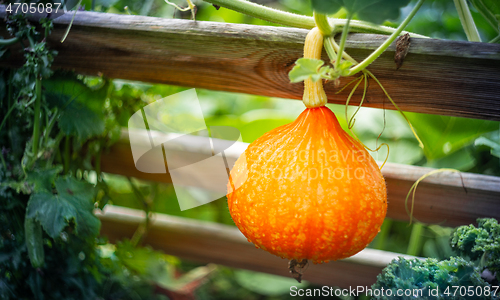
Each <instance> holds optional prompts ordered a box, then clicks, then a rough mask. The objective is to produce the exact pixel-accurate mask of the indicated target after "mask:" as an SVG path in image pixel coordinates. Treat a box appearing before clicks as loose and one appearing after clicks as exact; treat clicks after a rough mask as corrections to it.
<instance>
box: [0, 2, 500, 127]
mask: <svg viewBox="0 0 500 300" xmlns="http://www.w3.org/2000/svg"><path fill="white" fill-rule="evenodd" d="M4 15H5V11H4V6H1V7H0V17H3V16H4ZM70 19H71V15H70V14H66V15H64V16H62V17H60V18H58V19H56V20H55V30H54V33H53V34H52V35H51V36H50V38H49V41H48V42H49V44H50V46H51V48H53V49H56V50H57V51H58V52H59V55H58V56H57V58H56V60H55V62H54V68H56V69H66V70H74V71H76V72H78V73H81V74H87V75H97V74H103V75H105V76H108V77H111V78H122V79H130V80H140V81H145V82H159V83H167V84H175V85H181V86H188V87H197V88H207V89H213V90H223V91H231V92H241V93H248V94H257V95H264V96H273V97H281V98H290V99H301V98H302V90H303V85H302V84H301V83H299V84H291V83H290V82H289V79H288V72H289V71H290V69H291V68H292V67H293V65H294V62H295V61H296V60H297V59H298V58H300V57H301V56H302V49H303V42H304V39H305V36H306V33H307V30H304V29H295V28H284V27H271V26H252V25H242V24H226V23H214V22H200V21H198V22H193V21H187V20H171V19H160V18H152V17H142V16H129V15H114V14H103V13H96V12H78V13H77V14H76V18H75V22H74V24H73V27H72V28H71V32H70V34H69V36H68V38H67V40H66V41H65V42H64V43H62V44H61V43H60V40H61V37H62V35H63V33H64V31H65V30H66V28H67V25H68V24H69V22H70ZM3 35H4V36H6V34H5V33H4V34H3ZM386 38H387V37H386V36H382V35H368V34H351V35H350V36H349V39H348V42H347V51H348V53H350V54H351V55H352V56H353V57H354V58H355V59H357V60H361V59H363V58H364V57H366V56H367V55H368V54H369V53H370V51H372V50H373V49H375V48H376V47H378V46H379V45H380V44H381V43H382V42H383V41H384V40H385V39H386ZM16 47H17V46H16ZM16 47H13V48H12V50H13V51H12V56H11V57H10V58H9V60H8V61H2V62H0V66H18V65H19V64H20V62H21V61H22V57H21V54H20V53H19V51H18V50H19V48H16ZM394 51H395V45H394V44H393V45H392V46H391V47H390V48H389V49H388V50H387V51H386V52H385V53H384V54H383V55H382V56H381V57H380V58H379V59H377V60H376V61H375V62H374V63H373V64H372V65H371V66H370V67H369V69H370V70H371V71H372V72H373V73H374V74H375V75H376V76H377V77H378V78H379V79H380V81H381V82H382V83H383V85H384V86H385V88H386V89H387V90H388V92H389V93H390V95H391V96H392V97H393V99H394V100H395V101H396V102H397V103H398V105H399V106H400V107H401V109H403V110H405V111H412V112H421V113H431V114H440V115H448V116H461V117H469V118H480V119H489V120H500V96H499V94H498V90H499V89H500V80H499V79H500V45H498V44H486V43H469V42H458V41H446V40H433V39H417V38H412V39H411V46H410V50H409V53H408V55H407V57H406V59H405V61H404V64H403V66H402V67H401V68H400V69H399V70H396V64H395V63H394ZM324 59H325V60H326V59H327V57H326V55H325V54H324ZM350 80H351V79H344V80H342V83H346V82H348V81H350ZM325 88H326V91H327V94H328V95H329V102H331V103H339V104H344V103H345V101H346V97H347V94H348V91H344V92H342V93H340V94H338V95H337V94H335V92H336V88H335V87H334V85H333V83H332V82H329V83H327V84H325ZM360 94H361V91H359V92H358V93H356V94H355V97H354V99H353V100H352V101H351V104H353V105H357V104H358V103H359V100H360ZM365 105H366V106H370V107H378V108H381V107H385V108H388V109H392V108H393V107H392V105H390V103H389V101H388V100H387V99H386V98H385V96H384V94H383V93H382V91H381V90H380V89H379V88H378V87H377V86H376V84H375V83H374V82H373V81H371V82H370V87H369V92H368V98H367V99H366V102H365Z"/></svg>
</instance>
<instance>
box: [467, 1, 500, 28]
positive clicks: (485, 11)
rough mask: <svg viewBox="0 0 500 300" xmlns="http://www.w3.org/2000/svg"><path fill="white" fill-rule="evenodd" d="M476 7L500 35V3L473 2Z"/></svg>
mask: <svg viewBox="0 0 500 300" xmlns="http://www.w3.org/2000/svg"><path fill="white" fill-rule="evenodd" d="M471 2H472V4H473V5H474V7H475V8H476V9H477V10H478V11H479V12H480V13H481V15H483V17H484V18H485V19H486V21H488V23H489V24H490V25H491V26H492V27H493V28H495V30H496V31H497V32H498V33H500V1H498V0H471Z"/></svg>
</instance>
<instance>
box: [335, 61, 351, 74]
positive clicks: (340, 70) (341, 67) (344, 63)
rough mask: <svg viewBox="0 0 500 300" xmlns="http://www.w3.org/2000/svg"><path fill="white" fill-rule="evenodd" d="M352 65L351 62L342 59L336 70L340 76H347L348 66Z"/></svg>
mask: <svg viewBox="0 0 500 300" xmlns="http://www.w3.org/2000/svg"><path fill="white" fill-rule="evenodd" d="M352 65H353V63H352V62H350V61H347V60H344V61H342V62H341V63H340V65H339V68H338V69H337V70H336V71H337V72H338V73H339V75H340V76H343V77H345V76H348V75H349V68H350V67H351V66H352Z"/></svg>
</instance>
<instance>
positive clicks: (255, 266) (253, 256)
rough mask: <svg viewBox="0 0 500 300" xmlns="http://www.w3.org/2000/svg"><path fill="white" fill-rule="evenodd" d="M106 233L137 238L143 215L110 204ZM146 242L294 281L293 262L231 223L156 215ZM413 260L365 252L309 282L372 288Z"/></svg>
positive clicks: (310, 272)
mask: <svg viewBox="0 0 500 300" xmlns="http://www.w3.org/2000/svg"><path fill="white" fill-rule="evenodd" d="M97 216H98V217H99V218H100V219H101V222H102V229H101V234H104V235H106V236H108V237H109V239H110V240H111V241H117V240H120V239H123V238H131V237H132V235H133V233H134V232H135V230H136V229H137V227H138V226H139V224H141V223H143V222H144V219H145V214H144V212H143V211H139V210H135V209H130V208H124V207H118V206H112V205H108V206H106V208H105V210H104V212H102V213H101V212H97ZM144 243H145V244H148V245H151V246H152V247H153V248H155V249H158V250H163V251H164V252H165V253H168V254H171V255H176V256H179V257H182V258H185V259H189V260H192V261H196V262H201V263H217V264H222V265H226V266H230V267H236V268H243V269H248V270H253V271H259V272H266V273H271V274H276V275H282V276H287V277H290V274H289V273H288V268H287V264H288V261H287V260H285V259H281V258H279V257H277V256H274V255H272V254H269V253H267V252H266V251H264V250H261V249H257V248H255V246H254V245H253V244H251V243H249V242H248V241H247V239H246V238H245V237H244V236H243V234H241V232H240V231H239V230H238V229H237V228H236V227H232V226H228V225H222V224H216V223H210V222H203V221H197V220H192V219H186V218H180V217H174V216H168V215H163V214H155V215H154V217H153V221H152V225H151V227H150V229H149V230H148V233H147V235H146V237H145V239H144ZM399 256H401V257H405V258H411V256H408V255H403V254H398V253H393V252H387V251H380V250H375V249H365V250H363V251H361V252H360V253H358V254H356V255H354V256H352V257H350V258H348V259H344V260H341V261H336V262H329V263H327V264H320V265H314V264H310V265H309V266H308V268H307V270H306V272H305V274H304V280H307V281H310V282H312V283H316V284H321V285H330V286H340V287H344V288H346V287H349V286H352V287H356V286H365V287H366V286H368V287H369V286H371V285H372V284H373V283H375V281H376V277H377V275H378V274H380V272H381V271H382V269H383V268H384V267H385V266H386V265H387V264H388V263H389V262H391V261H392V260H393V259H395V258H397V257H399Z"/></svg>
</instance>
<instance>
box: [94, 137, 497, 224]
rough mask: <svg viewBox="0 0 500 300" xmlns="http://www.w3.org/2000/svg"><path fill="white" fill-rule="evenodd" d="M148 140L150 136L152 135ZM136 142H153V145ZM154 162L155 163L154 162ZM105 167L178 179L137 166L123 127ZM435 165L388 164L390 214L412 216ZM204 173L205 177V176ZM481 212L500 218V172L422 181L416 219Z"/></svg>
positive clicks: (465, 219)
mask: <svg viewBox="0 0 500 300" xmlns="http://www.w3.org/2000/svg"><path fill="white" fill-rule="evenodd" d="M134 134H142V135H144V136H145V137H147V133H146V132H140V131H138V132H136V133H134ZM154 135H155V139H157V140H165V141H166V140H167V137H166V136H165V138H161V137H160V136H159V135H161V133H158V132H155V133H154ZM142 140H146V141H148V139H147V138H143V139H142ZM180 143H182V145H173V144H170V145H171V146H172V147H174V148H172V149H173V150H169V151H177V150H176V149H182V150H179V155H177V159H179V160H182V159H183V157H185V158H188V159H189V160H190V161H196V159H194V160H193V156H196V155H200V152H199V151H200V150H199V147H196V146H195V145H196V144H195V143H194V141H193V143H191V144H190V141H189V139H183V141H182V142H180ZM247 145H248V144H246V143H241V142H236V146H233V147H231V149H233V151H231V152H226V153H225V157H226V159H227V162H228V164H229V166H232V165H233V164H234V162H235V161H236V159H238V157H239V156H240V154H241V153H242V152H243V151H244V150H245V149H246V147H247ZM135 146H140V147H146V148H147V147H150V145H149V144H147V145H135ZM178 146H179V147H178ZM201 159H204V157H201V156H200V159H199V160H201ZM154 163H155V162H151V164H154ZM161 163H163V162H161ZM176 163H179V164H181V165H182V162H178V161H176ZM167 164H168V161H167ZM101 169H102V170H103V171H104V172H109V173H114V174H121V175H126V176H132V177H136V178H141V179H146V180H151V181H158V182H165V183H171V182H172V181H171V178H170V175H169V174H168V173H166V174H150V173H143V172H140V171H138V170H137V168H136V167H135V164H134V160H133V158H132V152H131V145H130V142H129V140H128V132H126V131H124V132H123V135H122V140H121V141H120V142H118V143H117V144H115V145H114V146H113V147H112V148H111V149H110V151H109V152H106V153H103V155H102V158H101ZM432 170H433V169H431V168H423V167H417V166H408V165H402V164H395V163H387V164H386V165H385V166H384V167H383V169H382V173H383V175H384V177H385V180H386V182H387V190H388V203H389V206H388V217H390V218H393V219H396V220H403V221H408V220H409V215H408V213H407V210H406V208H405V199H406V195H407V194H408V191H409V190H410V188H411V186H412V185H413V183H415V181H417V180H418V179H419V178H420V177H421V176H422V175H425V174H427V173H428V172H430V171H432ZM200 176H202V177H204V178H199V177H200ZM462 180H463V181H462ZM184 184H185V185H187V186H189V185H191V186H196V187H200V188H207V189H210V188H211V187H212V186H213V184H211V181H210V178H209V176H207V175H203V174H191V175H190V176H189V179H187V181H186V182H185V183H184ZM462 184H463V185H462ZM464 187H465V189H464ZM409 205H410V204H408V206H409ZM480 217H491V218H496V219H500V178H499V177H495V176H485V175H478V174H471V173H461V174H460V175H459V174H458V173H450V172H445V173H438V174H436V175H433V176H431V177H429V178H427V179H425V180H424V181H422V182H421V183H420V185H419V186H418V189H417V193H416V197H415V206H414V218H416V220H419V221H421V222H424V223H429V224H440V225H447V226H452V227H454V226H459V225H465V224H471V223H475V222H476V219H477V218H480Z"/></svg>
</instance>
